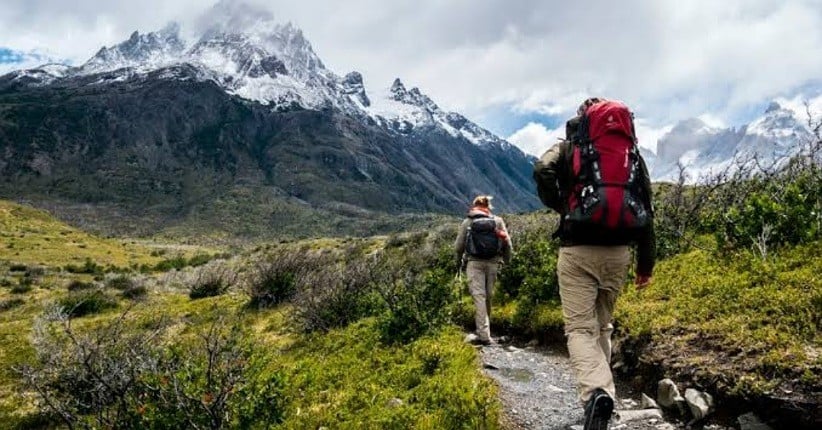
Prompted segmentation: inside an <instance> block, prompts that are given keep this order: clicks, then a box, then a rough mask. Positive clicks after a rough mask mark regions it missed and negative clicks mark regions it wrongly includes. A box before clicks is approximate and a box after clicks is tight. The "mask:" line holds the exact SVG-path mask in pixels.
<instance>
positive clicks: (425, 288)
mask: <svg viewBox="0 0 822 430" xmlns="http://www.w3.org/2000/svg"><path fill="white" fill-rule="evenodd" d="M376 260H377V261H376V263H375V264H374V267H373V268H372V269H371V271H372V273H373V274H374V275H376V277H377V279H376V282H375V288H376V290H377V292H378V293H379V295H380V297H381V298H382V300H383V303H384V304H385V307H386V310H385V312H384V313H383V314H382V315H381V316H380V319H379V329H380V337H381V339H382V340H383V341H384V342H388V343H394V342H401V343H407V342H409V341H412V340H414V339H417V338H418V337H420V336H422V335H424V334H427V333H430V332H431V331H432V330H433V329H435V328H438V327H441V326H442V325H444V324H445V323H447V322H449V321H450V316H451V312H452V311H453V307H454V305H455V303H456V302H457V299H458V294H457V290H456V289H455V286H454V283H453V277H452V276H451V274H450V272H448V271H446V270H444V269H425V267H426V265H425V264H424V263H423V260H421V259H416V260H415V259H414V258H413V257H412V258H410V259H407V260H402V259H399V258H397V257H396V256H394V257H391V256H389V255H388V254H383V255H381V256H379V257H378V258H376Z"/></svg>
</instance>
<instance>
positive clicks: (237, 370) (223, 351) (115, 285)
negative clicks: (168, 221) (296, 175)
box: [0, 204, 499, 429]
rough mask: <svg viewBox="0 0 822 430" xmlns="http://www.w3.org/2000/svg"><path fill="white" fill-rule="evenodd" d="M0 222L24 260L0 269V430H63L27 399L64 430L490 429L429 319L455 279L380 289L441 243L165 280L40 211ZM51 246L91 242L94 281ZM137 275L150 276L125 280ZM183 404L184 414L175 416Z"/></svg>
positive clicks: (228, 266) (468, 378) (377, 243)
mask: <svg viewBox="0 0 822 430" xmlns="http://www.w3.org/2000/svg"><path fill="white" fill-rule="evenodd" d="M4 208H6V209H7V211H6V213H7V215H6V216H5V218H4V219H5V220H6V222H7V224H6V225H7V226H8V227H5V229H4V232H6V231H7V232H9V234H11V232H14V235H15V237H16V238H20V239H25V243H26V244H27V246H26V247H25V248H20V249H19V250H17V251H15V252H17V253H18V254H17V255H14V254H12V255H13V256H14V257H15V258H17V259H16V260H13V261H14V262H1V263H0V280H3V284H2V286H0V420H2V422H4V423H6V425H7V426H9V427H10V428H21V429H22V428H42V427H44V426H45V427H46V428H49V427H54V426H58V427H59V426H60V425H61V422H62V421H63V420H62V419H61V414H55V411H56V410H57V409H55V408H51V407H48V406H47V403H46V402H45V400H46V398H45V397H41V396H38V395H37V394H36V390H35V388H37V387H39V389H43V390H45V392H46V393H48V396H49V397H48V400H49V404H52V405H54V404H58V405H62V406H61V407H62V408H63V409H60V410H68V411H72V412H71V413H68V414H67V416H70V417H71V420H72V421H71V422H72V423H73V424H75V425H90V426H92V427H95V428H96V427H106V426H109V425H113V426H114V427H128V426H134V427H137V428H145V427H147V426H159V427H161V428H165V427H172V426H173V427H181V428H186V427H190V426H193V425H209V426H210V425H214V423H213V422H211V423H206V422H205V421H202V420H210V419H217V418H215V417H219V420H221V421H220V422H221V423H222V424H220V426H222V427H223V428H226V427H228V428H267V427H268V425H274V424H276V425H277V426H278V428H286V429H303V428H320V427H326V428H375V429H376V428H380V429H382V428H396V429H404V428H421V429H439V428H466V429H467V428H491V429H492V428H497V427H498V423H499V404H498V400H497V398H496V389H495V387H494V385H493V384H492V383H491V381H490V380H488V379H486V378H485V377H484V376H482V374H481V371H480V366H479V363H478V362H477V357H476V353H475V351H474V349H473V348H472V347H470V346H468V345H465V344H463V343H462V341H461V340H462V332H461V330H460V329H458V328H457V327H455V326H453V325H449V324H447V323H446V321H447V319H445V318H444V317H443V316H444V315H446V313H447V312H448V309H450V307H449V305H448V300H450V299H449V297H451V291H452V290H451V289H450V288H451V287H452V286H451V284H450V283H448V282H440V281H441V280H442V279H444V278H449V277H450V278H453V275H452V274H447V273H445V274H444V277H443V274H440V275H435V274H433V272H431V273H429V272H425V271H423V272H419V273H418V275H416V276H418V277H417V278H413V277H411V278H409V277H407V276H406V275H407V274H401V275H400V276H402V277H404V278H403V279H405V281H403V282H402V283H403V284H404V285H405V286H403V287H402V288H400V289H397V287H399V286H400V284H397V283H395V282H393V281H389V279H394V280H399V279H400V278H398V277H396V276H398V275H396V273H400V272H399V271H397V272H394V271H393V269H394V268H397V267H400V266H402V265H404V264H405V263H406V262H410V263H409V264H411V263H413V264H416V266H414V267H422V266H425V265H427V264H428V263H426V261H435V260H437V259H438V258H439V257H438V250H439V249H440V248H439V247H440V245H442V242H440V241H438V240H437V239H436V238H432V236H431V234H430V233H428V232H423V233H414V234H400V235H394V236H390V237H378V238H373V239H346V238H337V239H318V240H310V241H303V242H295V243H287V244H279V245H263V246H258V247H256V248H254V249H251V250H248V251H247V252H244V253H242V254H240V255H238V256H235V257H233V258H227V256H220V258H218V259H216V260H212V261H209V262H207V263H206V264H204V265H194V264H188V263H190V262H191V260H194V259H195V258H190V259H188V260H187V259H185V258H184V257H181V258H182V260H183V262H184V263H183V264H181V265H179V266H177V265H175V264H171V263H169V262H174V261H176V260H175V259H174V258H170V257H168V255H165V256H158V255H156V254H158V252H157V251H158V249H157V248H156V247H155V246H154V245H151V247H149V246H143V245H140V244H126V246H122V245H120V243H119V242H118V241H114V240H108V239H100V238H96V237H94V236H92V235H88V234H85V233H82V232H80V231H77V230H74V229H70V228H68V227H66V226H65V225H62V224H60V223H57V222H55V221H54V220H53V219H52V218H51V217H49V216H48V215H47V214H45V213H44V212H41V211H36V210H32V209H29V208H26V207H21V206H17V205H11V204H5V205H4ZM21 232H24V233H25V234H24V235H23V237H22V238H21V237H20V234H21ZM61 232H66V233H65V234H63V235H61V234H60V233H61ZM55 236H57V237H60V238H64V241H60V242H57V244H58V245H59V246H60V247H62V248H58V249H63V250H65V249H66V247H72V246H74V244H75V243H76V242H83V243H86V244H89V245H90V246H88V247H87V248H79V249H81V250H88V252H89V253H88V254H83V255H82V257H83V258H88V259H92V261H99V262H100V263H101V264H103V263H105V264H107V266H99V267H97V269H98V270H97V271H96V272H95V273H72V272H69V271H66V270H63V268H62V266H64V265H71V264H74V263H77V262H78V261H76V260H74V259H72V257H66V256H62V255H61V254H60V252H57V251H55V254H51V253H46V252H41V251H43V250H44V249H45V247H46V245H53V244H54V243H55V242H56V241H55V240H53V239H52V238H54V237H55ZM47 238H48V239H49V240H46V239H47ZM149 245H150V244H149ZM121 248H122V249H130V250H133V251H132V252H133V255H134V258H135V259H132V260H129V259H128V257H131V256H132V255H131V254H129V253H127V252H125V251H120V252H115V251H118V250H120V249H121ZM409 250H411V251H415V252H414V254H415V255H416V254H418V252H417V251H420V250H424V251H425V253H427V254H426V255H428V256H430V258H433V259H434V260H426V259H427V258H429V257H423V260H419V261H417V260H414V258H412V257H410V254H411V253H409ZM109 251H110V253H109ZM381 252H390V253H391V255H392V258H391V259H386V260H381V261H382V263H380V264H387V265H388V266H382V265H380V266H377V265H370V266H369V265H368V264H371V263H369V262H371V261H373V258H372V257H373V256H376V255H378V254H379V253H381ZM152 253H153V254H155V255H152ZM106 256H114V257H113V258H112V259H111V260H105V259H104V257H106ZM417 256H418V255H417ZM118 257H119V258H124V259H122V260H118V259H116V258H118ZM52 258H53V259H52ZM163 258H165V259H163ZM412 260H414V261H416V263H414V262H413V261H412ZM32 262H36V264H37V265H36V266H35V265H34V264H32ZM281 262H285V263H281ZM165 263H168V264H165ZM83 264H85V263H83ZM134 264H140V265H141V266H142V265H144V267H149V270H137V269H140V268H141V267H139V266H138V267H137V269H132V270H125V271H124V270H123V267H125V268H128V267H129V266H132V265H134ZM164 264H165V265H164ZM109 265H110V266H109ZM152 265H153V266H152ZM115 266H116V267H115ZM160 266H163V267H162V270H160V269H159V267H160ZM194 266H196V267H194ZM389 266H390V267H389ZM305 268H309V269H310V271H309V272H305V271H304V270H303V269H305ZM412 270H413V271H416V270H417V269H412ZM298 272H299V273H300V275H299V276H296V277H295V276H294V274H296V273H298ZM409 273H410V272H409ZM283 274H284V275H285V278H282V277H278V276H280V275H283ZM266 276H268V277H266ZM412 278H413V279H412ZM378 280H379V282H378ZM283 282H284V283H285V284H288V285H290V284H291V283H292V282H296V283H299V285H300V287H299V290H300V291H298V292H297V294H296V295H294V296H290V295H289V296H287V297H286V296H283V299H284V301H285V303H280V301H281V300H280V299H278V300H276V301H272V300H257V301H253V300H252V299H253V298H255V297H257V298H260V297H263V296H262V294H268V293H271V292H272V291H273V292H276V291H278V290H277V289H278V288H280V287H284V286H285V284H283ZM377 283H379V285H382V286H383V288H376V289H372V288H373V287H374V286H375V285H377ZM389 285H390V288H384V287H387V286H389ZM261 289H262V290H261ZM338 289H339V290H338ZM428 290H430V292H426V291H428ZM195 291H196V292H198V295H195ZM338 292H341V294H337V293H338ZM255 294H256V295H255ZM385 295H388V296H390V297H391V298H390V299H388V296H385ZM201 297H204V298H201ZM265 297H268V298H269V299H270V295H268V296H265ZM420 297H422V298H426V297H428V299H426V300H429V301H423V302H417V300H418V299H420ZM386 300H388V301H386ZM431 300H433V301H431ZM389 302H390V303H389ZM387 303H388V304H387ZM392 304H393V305H392ZM397 304H403V305H402V306H406V305H407V306H411V308H405V307H400V308H397V307H392V306H395V305H397ZM440 304H442V306H440ZM58 308H59V309H62V311H60V312H62V313H55V312H56V311H55V310H56V309H58ZM423 308H424V311H423V312H422V315H423V316H424V317H423V319H419V318H418V315H420V313H419V312H418V311H419V310H420V309H423ZM403 309H414V313H413V314H409V313H407V312H406V311H405V310H403ZM397 327H402V330H399V331H398V330H395V329H396V328H397ZM208 363H215V364H214V367H213V368H211V367H209V364H208ZM129 366H131V367H129ZM138 369H139V370H138ZM207 369H211V370H210V371H209V370H207ZM209 374H211V375H214V374H217V375H223V376H224V377H215V378H211V377H209V376H207V375H209ZM118 375H119V376H118ZM122 375H139V378H138V379H137V380H134V381H132V382H131V384H133V385H130V386H134V387H139V392H138V389H137V388H135V389H134V390H131V391H129V390H125V392H126V394H122V395H120V394H118V393H120V392H119V391H117V390H114V389H109V387H116V386H119V385H118V383H122V380H121V379H118V378H121V377H122ZM102 380H104V381H106V382H105V383H102V382H100V381H102ZM169 381H170V382H169ZM38 384H39V385H38ZM88 384H91V385H88ZM90 387H93V388H90ZM172 387H178V388H179V389H177V388H172ZM95 396H96V397H95ZM99 397H102V398H99ZM112 399H115V401H112ZM118 399H122V401H120V400H118ZM171 399H175V400H171ZM217 399H219V400H217ZM79 402H82V405H83V406H80V405H81V403H79ZM180 402H182V403H184V404H188V406H187V407H186V408H183V410H190V411H194V412H192V414H191V415H186V414H185V413H181V412H179V411H180V408H179V407H178V405H179V404H180ZM88 405H97V406H88ZM89 408H91V409H89ZM95 408H96V409H95ZM58 409H59V408H58ZM91 410H96V411H98V412H99V413H97V414H95V413H91V412H90V411H91ZM209 417H211V418H209ZM244 417H245V418H244ZM248 420H251V421H248Z"/></svg>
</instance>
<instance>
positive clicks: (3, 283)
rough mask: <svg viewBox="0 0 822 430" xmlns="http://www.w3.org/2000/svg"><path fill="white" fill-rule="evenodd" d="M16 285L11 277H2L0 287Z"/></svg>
mask: <svg viewBox="0 0 822 430" xmlns="http://www.w3.org/2000/svg"><path fill="white" fill-rule="evenodd" d="M12 285H14V284H13V283H12V281H11V279H9V278H0V287H11V286H12Z"/></svg>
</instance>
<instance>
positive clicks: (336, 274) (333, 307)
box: [294, 259, 379, 332]
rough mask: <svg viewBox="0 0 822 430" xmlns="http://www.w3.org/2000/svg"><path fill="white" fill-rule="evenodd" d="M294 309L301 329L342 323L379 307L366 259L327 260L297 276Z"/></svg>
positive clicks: (346, 323) (341, 325)
mask: <svg viewBox="0 0 822 430" xmlns="http://www.w3.org/2000/svg"><path fill="white" fill-rule="evenodd" d="M297 282H298V284H297V285H298V286H297V293H296V294H295V296H294V313H295V317H296V319H297V321H298V322H299V325H300V326H301V328H302V329H303V330H304V331H308V332H310V331H317V330H319V331H328V330H330V329H332V328H336V327H343V326H346V325H348V324H350V323H352V322H354V321H357V320H359V319H360V318H362V317H365V316H370V315H375V314H376V313H377V311H378V309H379V304H378V300H379V299H377V298H376V297H375V296H374V288H373V285H374V276H373V272H372V271H371V264H370V263H369V262H368V261H367V260H363V259H360V260H356V261H351V262H348V263H345V264H343V263H339V264H335V263H329V264H327V265H325V266H324V267H323V268H322V269H318V270H315V271H311V272H308V273H305V274H303V275H301V276H300V278H299V279H298V281H297Z"/></svg>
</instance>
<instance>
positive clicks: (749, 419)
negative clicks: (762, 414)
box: [736, 412, 772, 430]
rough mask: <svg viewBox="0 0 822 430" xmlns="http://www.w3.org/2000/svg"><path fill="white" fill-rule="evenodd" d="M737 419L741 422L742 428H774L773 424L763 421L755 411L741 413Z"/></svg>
mask: <svg viewBox="0 0 822 430" xmlns="http://www.w3.org/2000/svg"><path fill="white" fill-rule="evenodd" d="M736 420H737V421H738V422H739V428H740V429H742V430H772V429H771V426H769V425H767V424H765V423H763V422H762V420H760V419H759V417H758V416H756V414H755V413H753V412H748V413H747V414H745V415H740V416H739V418H737V419H736Z"/></svg>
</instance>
